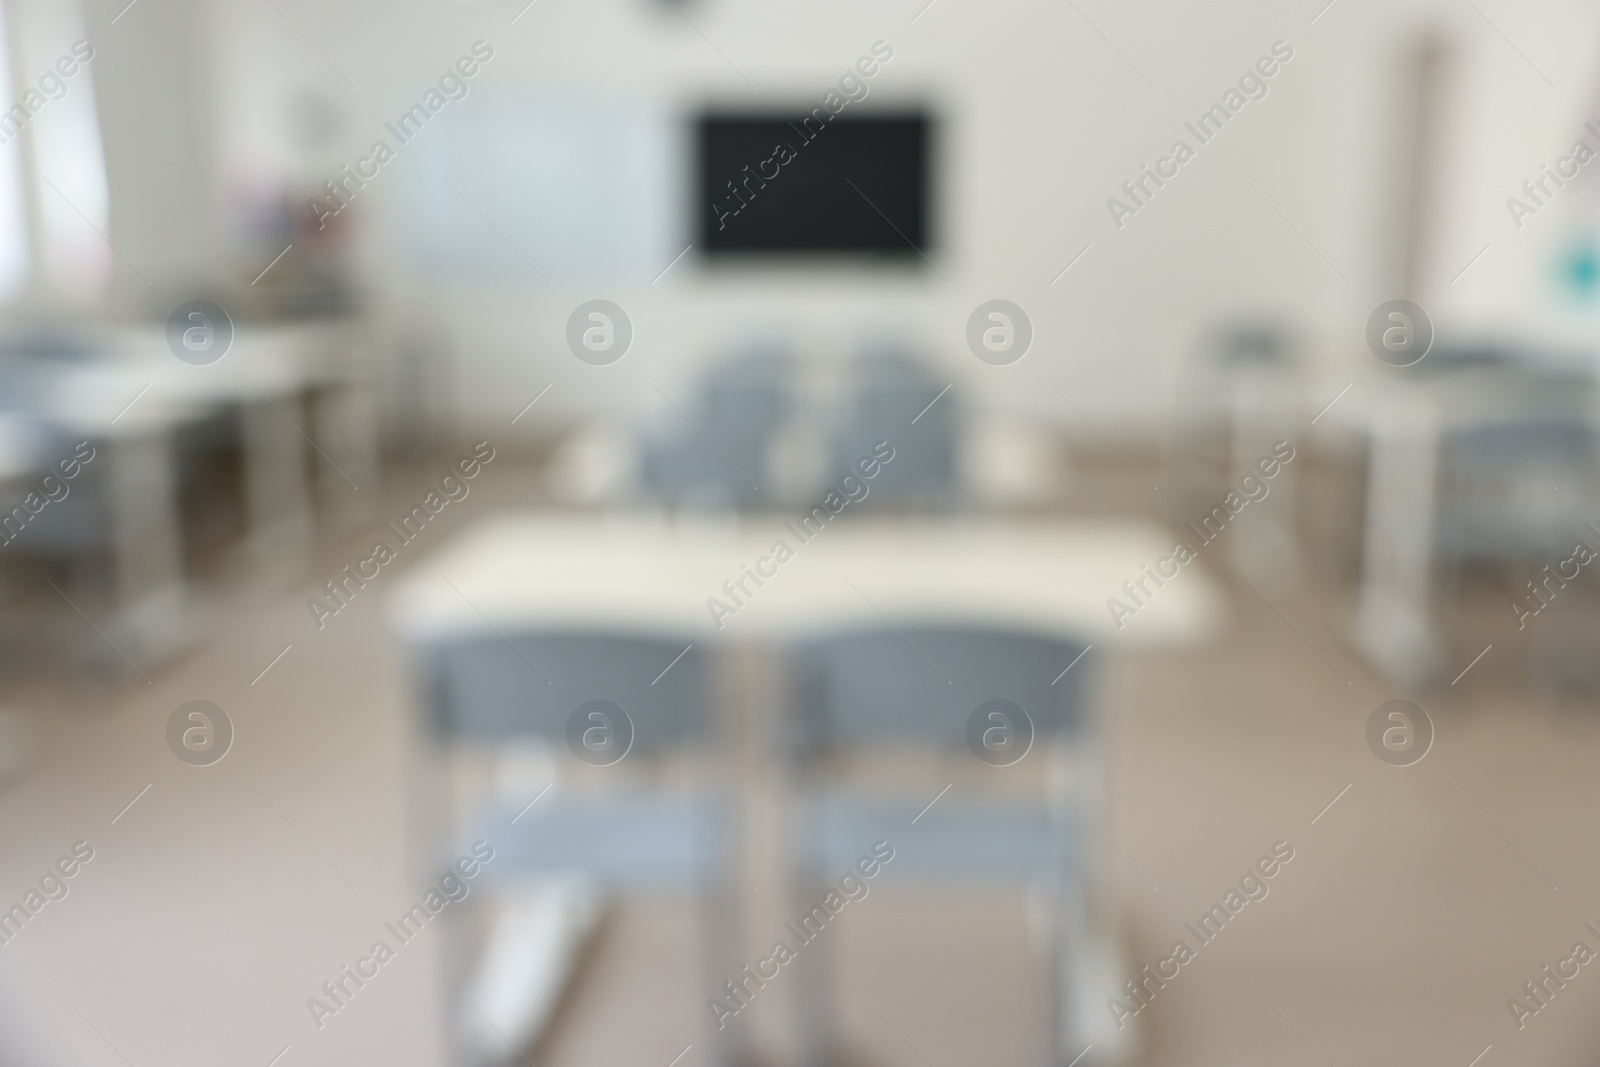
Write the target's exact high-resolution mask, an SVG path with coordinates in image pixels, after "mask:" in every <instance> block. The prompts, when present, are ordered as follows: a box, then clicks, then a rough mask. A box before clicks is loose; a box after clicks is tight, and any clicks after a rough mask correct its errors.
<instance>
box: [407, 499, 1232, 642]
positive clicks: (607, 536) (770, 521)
mask: <svg viewBox="0 0 1600 1067" xmlns="http://www.w3.org/2000/svg"><path fill="white" fill-rule="evenodd" d="M790 518H791V517H790V516H788V515H785V514H776V515H757V516H752V517H749V518H747V519H745V520H743V521H742V522H741V524H740V525H739V526H738V527H737V528H734V527H731V526H730V527H712V526H704V525H687V524H682V523H680V524H677V525H667V524H666V523H664V522H662V521H660V520H659V519H652V518H651V517H648V516H610V517H602V516H592V515H570V514H551V513H539V512H513V513H508V514H504V515H500V516H497V517H494V518H491V519H489V520H486V521H484V522H482V523H480V524H479V525H477V526H476V527H474V528H473V529H470V530H468V531H466V532H464V533H463V534H461V535H460V536H458V537H456V538H455V539H454V540H453V541H451V542H450V543H448V544H447V545H445V546H443V547H442V548H440V549H438V550H437V551H435V553H434V554H433V555H432V556H431V557H430V558H429V559H428V560H426V561H425V562H424V563H423V564H422V565H421V566H419V567H417V568H416V569H414V570H412V571H411V572H410V573H409V574H408V575H407V577H406V578H405V580H404V581H403V582H401V583H399V584H398V585H397V586H396V587H395V589H394V592H393V593H392V599H391V602H390V617H391V620H392V621H393V623H394V624H395V626H396V627H397V628H398V629H399V630H400V632H401V633H402V634H404V635H405V636H407V637H408V638H410V639H412V640H427V639H429V638H433V637H438V636H442V635H445V634H451V633H460V632H471V631H475V630H485V631H487V630H488V629H489V628H490V627H489V623H490V622H492V623H493V625H494V626H496V627H500V628H502V629H504V628H507V627H516V626H523V625H526V626H549V625H589V626H611V625H626V626H628V627H630V628H634V629H642V630H646V631H651V630H655V631H661V632H664V633H673V634H689V635H691V636H692V635H698V637H696V640H704V641H706V642H708V643H709V642H715V641H751V640H762V639H767V638H771V637H774V636H782V635H784V634H788V633H797V632H805V631H808V630H817V629H822V628H825V627H839V626H856V625H862V626H869V625H870V626H875V625H882V623H883V619H884V618H885V617H886V618H888V619H889V620H890V621H891V622H892V623H894V624H895V625H899V626H904V625H909V624H914V623H930V622H955V623H990V624H997V625H1008V626H1017V627H1025V628H1030V629H1036V630H1040V631H1043V632H1046V633H1055V634H1060V635H1062V636H1071V637H1076V638H1080V639H1088V640H1090V641H1093V642H1096V643H1100V642H1107V643H1113V642H1115V643H1129V644H1146V645H1151V644H1178V643H1191V642H1196V641H1199V640H1201V639H1203V638H1205V637H1207V636H1209V635H1211V634H1212V633H1214V632H1215V631H1216V630H1217V629H1218V628H1219V627H1220V625H1221V623H1222V621H1223V619H1224V616H1225V608H1224V602H1223V597H1222V594H1221V592H1220V591H1219V589H1218V587H1217V585H1216V584H1215V583H1214V582H1213V581H1212V580H1211V578H1210V577H1209V576H1208V575H1207V574H1206V573H1205V572H1204V571H1202V570H1201V569H1200V568H1199V566H1198V565H1196V564H1194V563H1191V564H1189V565H1188V566H1186V567H1184V568H1183V569H1182V571H1180V572H1179V574H1178V576H1177V577H1176V578H1173V579H1170V580H1169V581H1168V582H1167V584H1166V585H1165V586H1164V587H1163V588H1161V589H1159V590H1156V591H1155V595H1154V596H1153V597H1152V598H1151V600H1150V601H1149V602H1148V604H1147V605H1146V607H1145V608H1144V609H1143V610H1141V611H1140V612H1139V613H1138V614H1137V615H1136V616H1134V617H1132V618H1128V619H1124V620H1123V621H1124V624H1125V625H1124V627H1123V628H1122V629H1120V630H1119V629H1117V628H1116V626H1115V624H1114V623H1113V622H1112V619H1111V613H1110V611H1109V609H1108V608H1107V607H1106V600H1107V598H1108V597H1111V596H1116V595H1120V594H1121V586H1122V583H1123V582H1124V581H1126V580H1131V579H1136V578H1138V577H1139V576H1140V574H1141V571H1140V567H1141V565H1143V564H1146V563H1151V564H1153V563H1154V562H1155V561H1156V560H1157V559H1159V558H1160V557H1162V556H1164V555H1166V554H1167V553H1168V552H1170V551H1171V549H1172V545H1173V543H1174V541H1175V537H1174V535H1172V534H1171V533H1169V532H1168V531H1166V530H1164V529H1163V528H1161V527H1160V526H1157V525H1154V524H1151V523H1146V522H1137V521H1092V522H1091V521H1061V520H1053V521H1031V520H1025V519H1008V520H1003V521H1000V520H994V519H987V518H986V519H973V518H948V519H944V520H904V519H902V520H892V519H884V518H879V517H876V516H871V517H869V516H859V515H857V516H852V515H850V514H849V511H848V509H846V511H845V513H844V514H843V515H841V516H840V517H839V519H837V520H835V523H834V524H833V525H832V526H830V527H829V528H827V529H825V530H823V531H822V532H821V533H820V534H817V535H815V537H814V539H813V540H812V541H810V542H809V543H805V544H802V543H800V541H799V539H798V538H797V537H796V536H795V535H794V534H793V533H792V532H791V531H790V530H789V529H788V528H786V527H785V525H784V522H785V520H786V519H790ZM791 521H792V520H791ZM779 539H781V540H783V541H784V542H786V543H787V544H788V545H789V547H790V548H791V549H793V550H794V552H795V555H794V557H793V558H792V559H790V560H789V561H788V562H787V563H784V564H782V565H781V566H780V567H779V568H778V573H777V574H776V575H775V576H773V577H770V578H764V579H763V581H764V582H765V585H764V586H762V587H760V588H757V587H756V585H755V583H754V582H753V581H747V583H746V586H747V588H748V589H750V590H751V593H752V595H751V596H750V597H749V598H747V599H746V598H744V597H743V595H742V594H741V599H745V606H744V607H742V608H740V610H739V611H738V613H737V614H736V615H733V616H730V617H724V618H723V619H722V620H721V621H722V626H721V628H720V629H719V628H717V627H716V626H714V625H713V624H712V619H711V612H710V610H709V609H708V608H707V606H706V601H707V599H708V598H711V597H716V598H718V599H721V600H723V601H724V602H727V603H731V601H730V600H729V598H728V596H727V594H726V593H725V592H724V590H723V587H722V586H723V583H724V582H725V581H728V580H731V579H737V578H739V577H740V575H741V573H742V566H743V565H744V564H750V565H752V566H753V565H754V564H755V562H756V560H757V558H758V557H763V556H767V555H768V554H769V553H770V551H771V549H772V546H773V543H774V542H775V541H777V540H779ZM400 551H401V552H405V551H407V549H404V548H402V549H400ZM766 569H767V570H771V569H772V565H771V564H768V565H767V567H766ZM452 585H453V586H454V588H451V586H452ZM880 612H881V613H882V614H881V615H880V614H879V613H880Z"/></svg>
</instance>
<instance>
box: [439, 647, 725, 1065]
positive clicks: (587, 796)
mask: <svg viewBox="0 0 1600 1067" xmlns="http://www.w3.org/2000/svg"><path fill="white" fill-rule="evenodd" d="M688 644H689V641H688V640H687V639H663V638H659V637H655V636H638V635H629V634H623V633H615V632H605V631H589V632H586V631H583V630H566V629H561V630H516V631H508V632H505V633H500V632H490V633H486V634H471V635H463V636H457V637H453V638H449V639H446V640H442V641H440V642H438V643H436V644H434V645H432V646H431V647H428V648H425V649H423V650H422V656H421V660H422V666H421V670H422V674H423V686H424V691H425V694H426V705H427V711H428V716H429V720H430V724H431V727H432V732H433V734H434V735H435V737H436V738H438V739H440V740H441V741H444V742H456V741H471V742H477V743H480V744H482V743H488V744H491V745H492V744H496V743H500V742H507V741H511V740H514V739H530V738H531V739H541V740H543V741H545V742H547V743H549V744H550V745H551V747H552V748H556V749H557V750H558V752H559V753H560V756H559V758H560V759H563V760H570V761H572V765H573V768H574V769H579V770H581V769H582V768H579V767H578V766H577V760H578V759H580V758H581V757H580V756H579V755H578V753H579V752H580V751H584V752H586V753H591V755H590V757H589V758H586V759H584V762H585V763H590V764H591V765H595V766H602V767H603V766H608V765H612V764H613V761H616V762H621V760H622V759H623V758H625V757H626V758H627V759H628V761H629V767H630V768H631V767H632V766H633V765H635V764H636V763H637V762H640V761H649V760H651V759H652V758H654V757H659V756H662V755H665V754H667V753H669V752H672V751H677V752H688V753H691V754H694V753H714V752H715V751H716V749H715V746H714V745H713V744H712V740H713V732H712V730H711V729H710V726H711V723H710V718H711V717H710V714H709V712H710V700H711V697H710V682H709V676H710V669H709V666H708V664H707V662H706V657H705V656H703V655H702V654H701V652H700V650H699V649H698V648H691V649H690V650H689V651H688V652H685V651H684V648H685V646H686V645H688ZM680 654H681V658H680ZM675 660H676V662H674V661H675ZM669 665H670V670H669V669H667V668H668V667H669ZM663 672H665V673H663ZM591 701H607V702H609V703H610V704H614V705H615V706H616V707H618V708H621V709H622V710H623V711H624V712H625V713H626V717H627V720H629V721H631V729H625V728H624V726H623V722H622V720H618V719H617V717H616V715H615V710H614V709H611V708H607V707H603V706H597V707H596V708H593V709H591V710H590V711H588V712H582V711H581V709H583V708H584V706H585V705H588V704H589V703H590V702H591ZM575 713H577V714H575ZM596 714H599V715H602V716H604V718H595V717H594V716H595V715H596ZM574 720H576V726H574ZM629 777H634V776H631V775H630V776H629ZM479 838H482V839H484V840H487V841H488V842H489V843H490V844H491V845H493V846H494V848H495V851H496V853H497V855H496V859H495V861H494V862H493V863H492V864H489V865H487V866H485V868H484V877H485V878H487V879H488V880H490V881H491V882H501V883H505V882H514V881H516V880H518V879H528V878H539V877H549V876H558V875H563V874H568V873H572V872H580V873H582V874H584V875H586V876H588V877H590V878H592V879H594V880H595V881H596V882H597V883H599V884H600V885H601V886H602V887H604V888H606V889H610V890H614V891H618V892H624V893H647V894H673V893H685V892H687V893H691V894H694V895H695V896H696V897H697V901H698V903H699V905H700V911H701V915H702V919H703V923H702V929H701V934H702V947H703V960H702V965H703V967H704V974H703V975H701V976H700V977H701V979H702V980H703V981H704V982H705V984H706V987H707V988H708V989H715V988H716V987H717V984H718V983H720V982H721V981H722V980H724V979H725V978H726V977H727V976H728V975H730V974H732V973H734V972H735V971H736V970H737V964H735V963H733V962H732V960H733V950H734V948H735V946H734V944H733V933H732V927H731V925H730V923H729V922H728V915H729V914H730V910H731V907H732V904H733V893H732V883H731V880H730V877H729V876H730V875H731V874H732V873H733V869H732V868H731V866H730V862H731V861H730V860H728V859H726V858H724V857H725V855H731V854H732V853H733V851H734V849H733V845H732V843H731V842H732V840H733V838H734V826H733V820H732V818H731V814H730V811H729V808H728V806H727V805H726V804H724V803H722V801H721V800H720V797H719V794H718V792H717V791H715V790H704V791H699V792H680V793H678V795H669V793H668V792H666V791H662V790H661V788H660V787H659V786H655V785H654V783H653V782H652V783H651V786H650V787H644V785H643V783H640V782H638V781H637V778H636V777H635V779H634V784H631V785H628V786H624V787H621V788H617V789H614V790H605V791H594V790H590V791H586V792H576V791H574V792H570V793H565V792H560V791H557V792H555V793H554V794H553V795H551V796H548V797H544V798H542V799H540V800H538V802H537V803H535V804H532V805H531V806H528V807H526V808H524V809H523V810H522V811H521V812H520V813H519V811H518V810H517V807H516V806H504V807H502V806H500V805H499V804H495V805H493V806H492V807H491V810H488V811H485V812H483V813H481V814H480V815H479V816H477V817H476V818H475V819H474V820H472V822H471V824H470V825H469V826H468V827H467V830H466V832H465V833H464V834H463V835H462V837H461V840H460V841H459V842H452V843H451V847H452V848H454V849H456V850H457V851H459V849H460V847H461V844H462V843H464V842H467V841H472V840H476V839H479ZM456 854H457V853H456V852H451V853H450V855H451V856H454V855H456ZM734 1047H735V1046H734V1045H733V1043H732V1036H731V1035H728V1034H721V1035H717V1040H716V1044H715V1045H714V1048H715V1050H716V1057H717V1058H718V1059H720V1060H724V1061H726V1060H730V1059H731V1058H733V1049H734Z"/></svg>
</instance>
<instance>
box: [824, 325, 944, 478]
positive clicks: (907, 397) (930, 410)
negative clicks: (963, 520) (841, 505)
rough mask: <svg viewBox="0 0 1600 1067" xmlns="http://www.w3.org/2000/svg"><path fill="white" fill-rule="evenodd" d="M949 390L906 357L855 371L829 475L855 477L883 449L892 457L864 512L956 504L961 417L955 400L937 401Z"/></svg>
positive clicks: (877, 359) (888, 357) (886, 358)
mask: <svg viewBox="0 0 1600 1067" xmlns="http://www.w3.org/2000/svg"><path fill="white" fill-rule="evenodd" d="M944 384H945V383H943V382H941V381H939V380H938V379H936V378H934V377H933V376H932V375H930V374H929V373H928V372H927V371H926V370H925V369H924V368H923V367H921V366H920V365H918V364H917V363H915V362H914V361H912V360H911V359H909V358H908V357H905V356H902V355H894V354H878V355H874V356H870V357H867V358H865V359H863V360H862V361H861V362H860V364H859V365H858V367H857V368H856V384H855V386H854V388H853V391H852V396H851V399H850V403H849V407H848V409H847V411H846V413H845V417H844V419H843V420H841V422H840V423H839V425H838V426H837V427H836V429H835V432H834V438H833V445H832V448H831V449H830V451H831V453H832V459H831V462H832V469H834V470H838V471H849V470H852V469H853V468H854V466H855V464H856V463H857V462H858V461H859V460H861V459H862V458H863V457H866V456H870V455H871V454H872V452H873V449H874V447H875V446H876V445H877V444H878V442H880V441H887V442H889V444H890V446H891V447H892V448H893V449H894V459H893V461H892V462H890V463H889V464H887V465H886V466H884V468H883V470H882V471H881V472H880V473H879V475H878V476H877V477H876V478H875V479H874V480H873V482H872V491H871V494H870V495H869V496H868V497H867V498H866V500H864V501H863V502H862V503H863V504H864V505H865V506H867V507H875V506H881V505H891V506H893V505H900V506H904V505H918V504H924V505H927V504H932V505H941V504H949V503H952V502H953V501H954V498H955V496H956V493H957V490H958V485H957V479H958V466H957V458H956V457H957V446H958V440H957V435H958V433H959V410H958V405H957V402H956V400H955V398H954V397H952V396H949V395H946V396H942V397H940V395H939V394H940V391H941V390H942V389H943V388H944ZM936 397H938V398H939V400H938V403H933V401H934V398H936ZM930 404H931V405H932V406H931V407H930V406H929V405H930Z"/></svg>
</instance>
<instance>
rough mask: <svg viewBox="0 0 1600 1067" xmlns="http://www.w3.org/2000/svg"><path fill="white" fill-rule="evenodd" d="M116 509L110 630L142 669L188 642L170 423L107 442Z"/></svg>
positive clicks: (113, 508) (104, 445)
mask: <svg viewBox="0 0 1600 1067" xmlns="http://www.w3.org/2000/svg"><path fill="white" fill-rule="evenodd" d="M100 447H101V448H104V449H105V450H106V452H107V453H108V455H107V456H106V458H105V463H106V469H107V477H106V482H105V492H106V496H107V500H108V503H109V505H110V512H111V561H112V573H113V578H112V596H113V601H114V605H115V606H114V608H113V622H112V623H111V626H110V627H109V629H110V631H111V632H110V635H109V636H110V637H111V639H112V641H113V642H114V643H115V644H116V646H117V647H118V648H119V649H121V650H122V651H123V652H125V653H126V654H127V655H128V656H129V657H131V658H132V659H133V661H134V662H135V663H137V664H139V665H140V669H143V668H144V667H146V666H149V665H151V664H152V663H153V662H154V661H155V660H157V659H159V658H161V657H164V656H166V655H168V654H169V653H171V652H173V651H175V650H176V649H178V648H179V647H181V646H182V645H183V644H184V643H186V642H187V640H188V637H189V634H188V626H187V624H186V614H187V596H186V593H185V589H184V580H183V556H182V530H181V526H180V523H179V520H178V511H177V486H176V484H175V479H174V464H173V459H174V456H173V442H172V436H171V434H170V433H169V432H167V431H165V430H158V431H154V432H151V433H146V434H128V435H125V436H119V437H115V438H111V439H109V440H106V441H102V442H101V444H100Z"/></svg>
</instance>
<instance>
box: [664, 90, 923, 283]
mask: <svg viewBox="0 0 1600 1067" xmlns="http://www.w3.org/2000/svg"><path fill="white" fill-rule="evenodd" d="M827 115H828V113H827V111H826V110H824V109H822V108H818V109H817V110H816V111H815V112H798V113H794V114H786V113H785V114H738V115H731V114H730V115H717V114H713V115H706V116H703V117H702V118H701V119H700V122H699V127H698V136H699V146H698V148H699V152H698V155H699V176H698V180H697V182H696V184H695V186H694V188H695V191H696V194H697V197H698V200H699V205H698V208H697V211H696V216H697V217H698V219H699V226H698V230H699V240H698V242H697V244H698V245H699V247H700V248H701V249H703V250H704V251H706V252H707V253H709V254H711V255H713V256H717V255H720V254H724V253H771V252H777V253H795V252H802V253H835V254H837V253H854V254H862V253H865V254H869V255H878V256H885V257H894V258H902V257H905V258H910V259H913V260H917V261H918V262H921V253H923V252H925V251H927V247H928V239H929V227H928V147H929V146H928V141H929V137H928V134H929V130H928V126H929V124H928V120H927V118H926V117H924V116H921V115H908V114H873V115H869V116H864V117H860V118H857V117H854V116H850V117H847V116H845V115H842V114H840V115H834V116H831V117H829V118H828V121H827V122H826V123H823V122H822V121H821V118H822V117H823V116H827Z"/></svg>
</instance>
